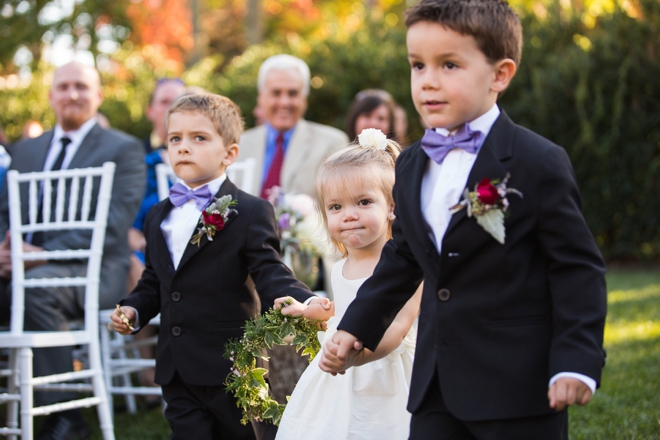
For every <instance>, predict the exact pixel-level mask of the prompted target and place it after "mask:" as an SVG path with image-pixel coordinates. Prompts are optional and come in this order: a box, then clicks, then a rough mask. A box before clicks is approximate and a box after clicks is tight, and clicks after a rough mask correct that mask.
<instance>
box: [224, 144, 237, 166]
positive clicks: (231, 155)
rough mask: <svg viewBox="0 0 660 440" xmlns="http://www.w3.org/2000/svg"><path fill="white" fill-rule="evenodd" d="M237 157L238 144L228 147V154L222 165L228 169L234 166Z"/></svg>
mask: <svg viewBox="0 0 660 440" xmlns="http://www.w3.org/2000/svg"><path fill="white" fill-rule="evenodd" d="M237 157H238V144H231V145H230V146H228V147H227V154H226V155H225V158H224V159H223V160H222V164H223V165H224V166H225V167H228V166H229V165H231V164H233V163H234V162H235V161H236V158H237Z"/></svg>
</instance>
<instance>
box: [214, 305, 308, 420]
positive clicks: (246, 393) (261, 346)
mask: <svg viewBox="0 0 660 440" xmlns="http://www.w3.org/2000/svg"><path fill="white" fill-rule="evenodd" d="M318 329H319V327H318V322H316V321H310V320H308V319H306V318H303V317H298V318H294V317H291V316H285V315H282V311H281V310H274V309H271V310H269V311H267V312H266V313H264V314H263V315H261V316H259V317H258V318H255V319H251V320H249V321H247V323H246V324H245V332H244V334H243V337H242V338H241V339H239V340H235V339H233V340H230V341H229V342H228V343H227V344H226V345H225V354H224V357H225V358H226V359H229V360H230V361H233V362H234V366H233V369H232V371H231V373H229V375H228V376H227V380H226V381H225V385H226V387H227V391H228V392H231V393H232V394H234V396H235V397H236V401H237V402H236V405H237V406H238V407H239V408H241V409H242V410H243V418H242V419H241V423H243V424H244V425H245V424H247V423H248V422H249V421H250V420H253V419H254V420H261V421H270V422H272V423H273V424H274V425H277V424H279V422H280V419H281V418H282V413H283V412H284V408H285V407H286V405H285V404H282V403H278V402H277V401H276V400H274V399H273V398H272V397H271V396H270V395H269V393H268V384H267V383H266V380H265V379H264V376H265V375H266V373H268V370H267V369H265V368H259V367H257V365H256V360H257V358H261V359H265V360H268V357H267V356H266V355H265V353H266V349H267V348H272V347H273V345H295V346H296V349H297V350H298V351H300V350H302V354H303V355H304V356H309V361H310V362H311V361H312V359H314V357H315V356H316V354H317V353H318V352H319V351H320V350H321V343H320V342H319V339H318V334H317V333H318ZM289 341H290V342H289Z"/></svg>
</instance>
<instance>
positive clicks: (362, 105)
mask: <svg viewBox="0 0 660 440" xmlns="http://www.w3.org/2000/svg"><path fill="white" fill-rule="evenodd" d="M394 112H395V107H394V100H393V99H392V96H391V95H390V94H389V93H387V92H386V91H385V90H379V89H366V90H363V91H361V92H360V93H358V94H357V95H355V99H354V100H353V103H352V104H351V106H350V108H349V110H348V116H347V117H346V133H347V134H348V138H349V139H350V140H351V141H355V139H356V138H357V135H358V134H360V133H361V132H362V130H364V129H365V128H377V129H379V130H380V131H382V132H383V133H385V135H386V136H387V137H388V138H390V139H395V138H396V133H395V131H394Z"/></svg>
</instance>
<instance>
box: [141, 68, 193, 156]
mask: <svg viewBox="0 0 660 440" xmlns="http://www.w3.org/2000/svg"><path fill="white" fill-rule="evenodd" d="M184 93H186V85H185V84H184V83H183V81H182V80H181V79H179V78H161V79H159V80H158V81H156V88H155V89H154V92H153V93H152V94H151V98H150V100H149V107H147V119H149V121H151V123H152V124H153V129H152V130H151V135H149V137H148V138H147V139H145V140H144V147H145V152H146V153H150V152H151V151H153V150H157V149H158V148H161V147H164V146H165V141H166V137H167V131H166V130H165V116H166V115H167V110H168V109H169V108H170V105H172V103H173V102H174V101H176V99H177V98H178V97H179V96H181V95H183V94H184Z"/></svg>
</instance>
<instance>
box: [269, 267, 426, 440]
mask: <svg viewBox="0 0 660 440" xmlns="http://www.w3.org/2000/svg"><path fill="white" fill-rule="evenodd" d="M345 262H346V260H345V259H344V260H341V261H339V262H337V263H336V264H335V265H334V267H333V268H332V289H333V292H334V296H335V316H333V317H332V318H330V319H329V320H328V323H327V327H328V328H327V331H326V332H325V333H324V332H319V338H320V339H321V342H322V344H325V341H327V340H329V339H330V338H332V335H333V334H334V333H335V332H336V331H337V325H338V324H339V321H341V318H342V316H343V315H344V313H345V312H346V309H347V308H348V305H349V304H350V303H351V301H353V299H354V298H355V295H356V293H357V291H358V288H359V287H360V286H361V285H362V283H363V282H364V281H365V280H366V278H362V279H356V280H348V279H346V278H344V276H343V275H342V269H343V267H344V263H345ZM416 339H417V320H415V323H414V324H413V326H412V327H411V329H410V331H409V332H408V334H407V335H406V337H405V339H404V341H403V342H402V343H401V345H400V346H399V347H397V349H396V350H394V351H393V352H392V353H390V354H389V355H387V356H385V357H384V358H383V359H379V360H377V361H374V362H370V363H367V364H365V365H362V366H360V367H354V368H349V369H348V370H347V371H346V374H343V375H342V374H337V375H336V376H332V375H331V374H328V373H325V372H323V371H322V370H321V369H320V368H319V366H318V364H319V360H320V358H321V356H320V353H319V355H317V356H316V358H314V360H313V361H312V363H311V364H310V365H309V367H307V369H306V370H305V372H304V373H303V375H302V376H301V377H300V380H299V381H298V384H297V385H296V388H295V389H294V390H293V394H292V395H291V398H290V399H289V402H288V404H287V407H286V410H285V411H284V415H283V416H282V420H281V422H280V426H279V428H278V432H277V440H340V439H350V440H373V439H378V440H389V439H392V440H399V439H401V440H404V439H407V438H408V434H409V430H410V414H409V413H408V411H406V404H407V402H408V391H409V388H410V375H411V372H412V365H413V356H414V352H415V340H416Z"/></svg>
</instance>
